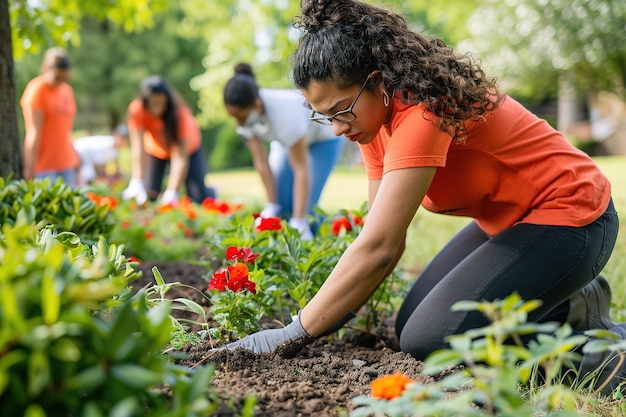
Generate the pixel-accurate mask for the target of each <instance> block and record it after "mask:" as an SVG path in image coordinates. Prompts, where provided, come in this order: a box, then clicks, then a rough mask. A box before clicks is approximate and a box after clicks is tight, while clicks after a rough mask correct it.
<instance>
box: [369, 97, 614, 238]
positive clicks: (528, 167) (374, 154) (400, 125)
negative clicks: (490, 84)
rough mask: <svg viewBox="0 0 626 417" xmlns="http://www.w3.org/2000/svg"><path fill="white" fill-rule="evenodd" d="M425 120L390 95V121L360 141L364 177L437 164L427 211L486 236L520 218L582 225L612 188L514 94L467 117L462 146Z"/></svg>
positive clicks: (418, 109)
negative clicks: (480, 115)
mask: <svg viewBox="0 0 626 417" xmlns="http://www.w3.org/2000/svg"><path fill="white" fill-rule="evenodd" d="M427 119H428V113H426V114H425V113H424V107H423V106H421V105H420V106H415V105H405V104H402V103H401V101H400V100H399V99H398V98H396V100H394V114H393V117H392V119H391V121H390V122H389V123H388V124H386V125H385V126H383V128H382V129H381V130H380V132H379V133H378V135H377V136H376V138H375V139H374V140H373V141H372V142H371V143H370V144H366V145H360V148H361V152H362V155H363V159H364V162H365V166H366V170H367V174H368V178H369V179H380V178H382V176H383V175H384V174H385V173H386V172H389V171H392V170H396V169H402V168H411V167H419V166H436V167H439V168H438V169H437V173H436V174H435V177H434V179H433V182H432V184H431V186H430V188H429V189H428V192H427V194H426V197H425V198H424V201H423V202H422V205H423V206H424V208H426V209H427V210H430V211H433V212H436V213H442V214H448V215H456V216H466V217H471V218H474V219H475V220H476V222H477V224H478V225H479V226H480V227H481V228H482V229H483V230H484V231H485V232H487V233H489V234H490V235H494V234H497V233H499V232H501V231H503V230H505V229H506V228H509V227H511V226H513V225H515V224H517V223H533V224H545V225H555V226H584V225H587V224H589V223H591V222H593V221H594V220H596V219H597V218H598V217H599V216H600V215H601V214H602V213H603V212H604V211H605V210H606V208H607V207H608V204H609V199H610V197H611V186H610V183H609V181H608V179H607V178H606V177H605V176H604V175H603V174H602V172H601V171H600V169H599V168H598V167H597V165H596V164H595V163H594V162H593V160H592V159H591V158H590V157H589V156H588V155H586V154H585V153H584V152H582V151H580V150H578V149H576V148H575V147H574V146H573V145H571V144H570V143H569V142H568V141H567V140H566V139H565V137H564V136H563V135H562V134H560V133H559V132H558V131H556V130H555V129H553V128H552V127H551V126H550V125H549V124H548V123H547V122H546V121H545V120H542V119H540V118H538V117H537V116H535V115H534V114H533V113H531V112H530V111H529V110H527V109H526V108H524V107H523V106H522V105H521V104H519V103H518V102H517V101H515V100H514V99H513V98H511V97H506V98H505V99H504V100H503V101H502V102H501V104H500V106H499V107H498V108H497V109H496V110H495V111H494V112H492V113H488V114H486V115H485V117H484V120H482V121H476V122H468V124H467V139H466V140H465V142H464V143H456V142H453V141H452V138H451V136H449V135H447V134H445V133H443V132H441V131H439V129H437V127H436V126H434V125H433V123H432V122H431V121H429V120H427Z"/></svg>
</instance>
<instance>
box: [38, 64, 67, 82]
mask: <svg viewBox="0 0 626 417" xmlns="http://www.w3.org/2000/svg"><path fill="white" fill-rule="evenodd" d="M44 76H45V78H46V80H47V82H48V84H50V85H53V86H57V85H61V84H63V83H66V82H67V81H68V80H69V78H70V70H69V68H54V67H53V68H48V69H47V70H46V71H45V73H44Z"/></svg>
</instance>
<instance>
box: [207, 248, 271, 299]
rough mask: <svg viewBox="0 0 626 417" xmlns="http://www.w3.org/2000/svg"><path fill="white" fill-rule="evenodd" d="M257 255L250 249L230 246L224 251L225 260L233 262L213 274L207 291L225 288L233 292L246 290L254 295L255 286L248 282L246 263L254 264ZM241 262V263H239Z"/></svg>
mask: <svg viewBox="0 0 626 417" xmlns="http://www.w3.org/2000/svg"><path fill="white" fill-rule="evenodd" d="M258 256H259V254H258V253H252V248H241V249H239V248H238V247H236V246H230V247H228V248H227V249H226V259H228V260H229V261H235V264H234V265H229V266H228V267H227V268H226V269H221V270H219V271H216V272H215V273H214V274H213V278H211V281H209V287H208V290H209V291H210V290H218V291H224V290H225V289H226V288H228V289H229V290H231V291H233V292H237V291H243V290H244V289H245V290H248V291H250V292H251V293H253V294H256V284H255V283H254V282H253V281H250V277H249V275H248V274H249V270H248V267H247V265H246V263H254V261H255V260H256V258H257V257H258ZM240 261H241V262H240Z"/></svg>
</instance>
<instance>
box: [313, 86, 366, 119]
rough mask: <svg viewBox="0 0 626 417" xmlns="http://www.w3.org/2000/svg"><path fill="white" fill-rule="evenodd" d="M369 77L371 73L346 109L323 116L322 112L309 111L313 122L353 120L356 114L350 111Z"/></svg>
mask: <svg viewBox="0 0 626 417" xmlns="http://www.w3.org/2000/svg"><path fill="white" fill-rule="evenodd" d="M370 78H372V74H370V75H368V76H367V79H366V80H365V82H364V83H363V85H362V86H361V88H360V89H359V92H358V93H357V94H356V97H355V98H354V100H353V101H352V104H350V106H348V108H347V109H345V110H341V111H338V112H337V113H335V114H333V115H332V116H324V115H323V114H320V113H318V112H316V111H315V110H313V112H312V113H311V117H310V119H311V120H312V121H314V122H317V123H321V124H323V125H332V124H333V120H337V121H338V122H342V123H348V122H352V121H354V120H355V119H356V114H354V113H352V109H353V108H354V105H355V104H356V101H357V100H358V99H359V97H361V93H362V92H363V90H365V86H366V85H367V83H368V82H369V80H370ZM317 115H319V116H317Z"/></svg>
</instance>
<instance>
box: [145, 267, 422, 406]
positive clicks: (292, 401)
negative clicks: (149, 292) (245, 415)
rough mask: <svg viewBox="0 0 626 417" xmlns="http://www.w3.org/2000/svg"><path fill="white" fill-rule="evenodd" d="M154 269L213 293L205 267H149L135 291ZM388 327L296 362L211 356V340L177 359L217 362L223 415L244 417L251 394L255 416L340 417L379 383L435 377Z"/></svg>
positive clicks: (333, 342) (179, 293) (180, 293)
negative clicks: (399, 377)
mask: <svg viewBox="0 0 626 417" xmlns="http://www.w3.org/2000/svg"><path fill="white" fill-rule="evenodd" d="M153 266H156V267H157V268H158V269H159V271H160V273H161V275H162V276H163V278H164V279H165V281H166V282H168V283H169V282H180V283H184V284H186V285H188V286H190V287H193V288H197V289H199V290H204V289H206V287H207V284H208V280H207V278H206V276H205V275H206V273H207V271H206V269H204V268H203V267H201V266H197V265H192V264H189V263H185V262H150V261H146V262H143V263H142V264H141V265H140V266H139V267H138V269H140V270H141V271H143V277H142V278H140V279H139V280H137V281H135V282H134V283H133V286H134V287H135V288H139V287H142V286H144V285H150V284H151V283H154V277H153V274H152V271H151V270H152V267H153ZM171 295H172V296H175V297H187V298H189V299H192V300H194V301H196V302H197V303H199V304H201V305H204V306H206V304H207V301H206V298H204V297H203V296H202V295H201V293H200V292H198V291H196V290H193V289H190V288H185V287H177V288H176V289H175V291H174V292H173V293H172V294H171ZM389 324H390V323H389V322H387V325H383V326H382V327H380V328H378V329H376V330H375V331H373V332H372V333H370V334H363V333H359V332H350V331H348V332H346V334H345V335H344V337H343V338H342V339H341V340H339V339H338V338H337V337H336V336H329V337H325V338H322V339H319V340H317V341H316V342H315V343H313V344H311V345H309V346H307V347H305V348H304V349H303V350H302V351H301V352H300V353H298V354H297V355H296V356H295V357H293V358H283V357H280V356H278V355H274V354H261V355H256V354H253V353H251V352H248V351H244V350H238V351H235V352H228V351H222V352H220V353H219V354H217V355H216V354H213V355H211V356H210V358H209V357H208V355H207V351H208V350H209V349H210V348H211V341H210V340H205V341H203V342H201V343H200V344H198V345H195V346H193V347H191V348H190V349H185V352H175V353H184V355H183V356H184V359H183V360H182V362H181V363H182V364H184V365H187V366H190V367H196V366H203V365H206V364H208V363H209V362H211V363H215V365H216V372H215V376H214V378H213V384H214V385H215V387H216V389H217V392H218V395H219V398H220V402H221V406H220V409H219V411H218V413H217V414H215V415H216V416H238V415H242V412H243V410H244V409H245V399H246V398H247V397H250V396H255V397H256V406H255V407H254V413H253V415H254V416H267V417H269V416H271V417H288V416H289V417H290V416H341V415H346V412H349V411H350V410H351V409H353V407H354V406H353V404H352V403H351V399H352V398H354V397H356V396H358V395H363V394H369V392H370V387H369V384H370V382H371V381H372V380H374V379H375V378H378V377H381V376H384V375H390V374H394V373H395V372H402V373H403V374H404V375H406V376H408V377H410V378H412V379H414V380H416V381H420V382H428V377H425V376H424V375H421V374H420V373H419V370H420V368H421V362H418V361H416V360H415V359H413V358H412V357H411V356H409V355H407V354H404V353H402V352H400V351H399V349H398V345H397V340H396V338H395V335H394V333H393V328H392V327H391V326H390V325H389ZM263 326H264V327H271V326H272V323H267V324H265V323H264V324H263Z"/></svg>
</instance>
